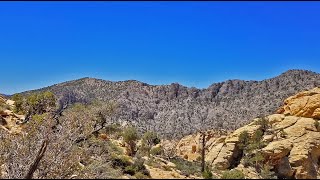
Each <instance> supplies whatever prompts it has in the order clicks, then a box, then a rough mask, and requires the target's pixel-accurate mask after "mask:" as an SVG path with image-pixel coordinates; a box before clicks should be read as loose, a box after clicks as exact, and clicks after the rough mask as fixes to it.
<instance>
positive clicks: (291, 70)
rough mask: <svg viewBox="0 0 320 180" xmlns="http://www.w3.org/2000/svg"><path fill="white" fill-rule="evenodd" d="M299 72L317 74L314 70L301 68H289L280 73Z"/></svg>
mask: <svg viewBox="0 0 320 180" xmlns="http://www.w3.org/2000/svg"><path fill="white" fill-rule="evenodd" d="M301 73H310V74H317V73H316V72H313V71H310V70H303V69H290V70H288V71H286V72H284V73H282V75H287V74H289V75H290V74H301Z"/></svg>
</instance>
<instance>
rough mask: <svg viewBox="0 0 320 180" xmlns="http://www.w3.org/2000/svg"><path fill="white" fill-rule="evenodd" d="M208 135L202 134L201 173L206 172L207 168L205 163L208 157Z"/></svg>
mask: <svg viewBox="0 0 320 180" xmlns="http://www.w3.org/2000/svg"><path fill="white" fill-rule="evenodd" d="M205 146H206V135H205V133H202V153H201V172H204V171H205V166H206V162H205V156H206V154H205V153H206V149H205Z"/></svg>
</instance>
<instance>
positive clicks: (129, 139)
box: [122, 127, 139, 156]
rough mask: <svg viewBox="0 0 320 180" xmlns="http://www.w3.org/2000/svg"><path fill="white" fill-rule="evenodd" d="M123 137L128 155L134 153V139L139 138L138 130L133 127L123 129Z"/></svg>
mask: <svg viewBox="0 0 320 180" xmlns="http://www.w3.org/2000/svg"><path fill="white" fill-rule="evenodd" d="M122 136H123V139H124V141H125V142H126V143H127V144H128V145H129V155H131V156H134V155H135V154H136V141H137V140H138V139H139V135H138V131H137V130H136V128H134V127H128V128H126V129H125V130H124V131H123V134H122Z"/></svg>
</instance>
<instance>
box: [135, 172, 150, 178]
mask: <svg viewBox="0 0 320 180" xmlns="http://www.w3.org/2000/svg"><path fill="white" fill-rule="evenodd" d="M134 177H136V178H137V179H150V178H149V177H148V176H146V175H144V174H143V173H141V172H137V173H136V174H135V175H134Z"/></svg>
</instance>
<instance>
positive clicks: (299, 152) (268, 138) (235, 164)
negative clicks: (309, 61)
mask: <svg viewBox="0 0 320 180" xmlns="http://www.w3.org/2000/svg"><path fill="white" fill-rule="evenodd" d="M278 113H279V114H273V115H269V116H267V117H266V118H265V119H266V120H267V127H268V129H267V130H265V132H264V134H263V137H262V139H261V141H262V142H264V143H266V146H265V147H263V148H262V149H259V150H257V152H258V151H259V152H261V154H262V156H263V159H264V160H263V163H264V164H268V165H270V166H271V170H272V171H274V172H275V173H276V175H277V176H278V177H279V178H297V179H309V178H312V179H313V178H317V177H318V172H319V171H318V170H319V169H318V168H319V164H320V161H319V160H320V132H319V131H320V125H319V122H318V120H319V117H320V88H315V89H312V90H310V91H305V92H301V93H299V94H297V95H295V96H292V97H290V98H288V99H286V100H285V105H284V106H283V107H281V108H280V109H279V110H278ZM260 121H261V118H257V119H254V120H253V122H251V123H250V124H248V125H246V126H243V127H241V128H239V129H237V130H236V131H234V132H232V133H229V135H227V136H220V137H219V135H218V136H216V137H212V138H209V139H208V141H207V145H206V147H207V153H206V162H207V163H208V164H209V165H212V167H214V168H216V169H218V170H229V169H238V170H240V171H242V172H243V173H244V174H246V175H247V177H249V178H261V177H260V176H259V174H258V173H257V172H256V171H255V170H254V169H252V168H245V166H244V164H243V158H244V157H243V151H242V150H241V149H240V148H239V144H240V142H239V141H240V136H241V134H242V133H243V132H247V133H248V134H249V136H251V137H252V136H253V135H254V134H255V133H256V132H257V131H258V130H262V128H263V127H262V125H261V124H259V122H260ZM190 137H191V136H188V137H186V138H184V139H182V140H181V142H180V143H179V144H180V146H179V145H178V146H177V150H178V153H179V152H183V153H181V154H179V155H180V156H185V158H188V156H189V157H190V155H189V154H190V153H193V154H194V155H193V157H194V156H199V155H197V154H199V153H198V152H197V151H195V146H197V145H198V144H197V142H199V136H196V137H195V139H192V138H190ZM186 142H188V143H186ZM181 144H183V146H181ZM189 160H190V159H189ZM318 178H319V177H318Z"/></svg>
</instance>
